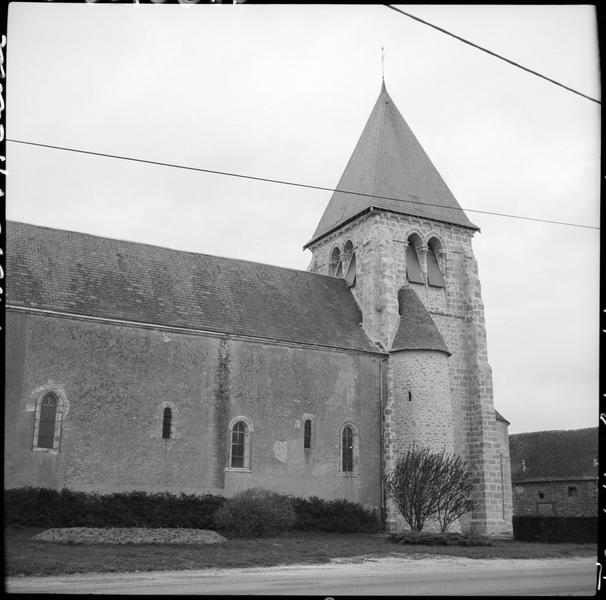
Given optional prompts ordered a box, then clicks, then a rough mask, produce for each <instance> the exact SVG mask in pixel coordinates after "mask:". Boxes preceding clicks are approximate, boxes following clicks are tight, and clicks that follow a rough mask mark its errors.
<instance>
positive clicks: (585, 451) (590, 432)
mask: <svg viewBox="0 0 606 600" xmlns="http://www.w3.org/2000/svg"><path fill="white" fill-rule="evenodd" d="M509 454H510V456H511V479H512V481H513V482H514V483H515V482H521V481H528V480H534V479H539V480H549V479H567V478H570V479H572V478H574V477H580V478H585V477H597V468H596V467H595V466H594V459H597V458H598V428H597V427H589V428H587V429H571V430H563V431H557V430H556V431H533V432H531V433H516V434H512V435H510V436H509ZM522 460H524V463H522ZM523 465H524V466H523Z"/></svg>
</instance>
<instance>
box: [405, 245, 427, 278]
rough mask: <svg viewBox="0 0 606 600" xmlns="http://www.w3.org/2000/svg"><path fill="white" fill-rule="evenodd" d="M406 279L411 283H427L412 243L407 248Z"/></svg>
mask: <svg viewBox="0 0 606 600" xmlns="http://www.w3.org/2000/svg"><path fill="white" fill-rule="evenodd" d="M406 277H407V278H408V281H410V282H411V283H425V278H424V277H423V271H421V264H420V263H419V257H418V256H417V251H416V249H415V247H414V246H413V245H412V244H410V243H409V244H408V247H407V248H406Z"/></svg>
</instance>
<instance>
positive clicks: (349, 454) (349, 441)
mask: <svg viewBox="0 0 606 600" xmlns="http://www.w3.org/2000/svg"><path fill="white" fill-rule="evenodd" d="M353 470H354V432H353V428H352V426H351V425H346V426H345V427H343V431H342V432H341V471H343V472H344V473H351V472H352V471H353Z"/></svg>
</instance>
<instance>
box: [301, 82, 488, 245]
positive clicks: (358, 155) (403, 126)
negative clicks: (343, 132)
mask: <svg viewBox="0 0 606 600" xmlns="http://www.w3.org/2000/svg"><path fill="white" fill-rule="evenodd" d="M337 189H339V190H347V191H352V192H358V193H363V194H370V195H372V196H379V197H378V198H375V197H373V198H371V197H368V196H358V195H355V194H347V193H342V192H334V193H333V195H332V197H331V199H330V201H329V203H328V206H327V207H326V210H325V211H324V214H323V216H322V218H321V220H320V223H319V224H318V227H317V228H316V231H315V232H314V234H313V236H312V239H311V241H309V242H308V243H307V245H309V244H312V243H313V242H314V241H315V240H317V239H318V238H321V237H322V236H324V235H326V234H327V233H329V232H331V231H333V230H334V229H336V228H337V227H339V226H340V225H342V224H343V223H345V222H346V221H348V220H349V219H352V218H353V217H355V216H357V215H359V214H361V213H363V212H365V211H366V210H368V209H369V208H370V207H374V208H378V209H383V210H389V211H393V212H397V213H401V214H405V215H413V216H417V217H423V218H428V219H435V220H436V221H442V222H445V223H453V224H455V225H461V226H463V227H469V228H471V229H478V227H477V226H476V225H474V224H473V223H472V222H471V221H470V220H469V219H468V218H467V216H466V215H465V213H464V212H463V210H462V209H461V206H460V205H459V203H458V202H457V200H456V198H455V197H454V196H453V194H452V192H451V191H450V189H449V188H448V186H447V185H446V183H445V182H444V180H443V179H442V177H441V175H440V174H439V173H438V170H437V169H436V168H435V166H434V165H433V163H432V162H431V160H430V158H429V156H427V154H426V153H425V150H423V148H422V146H421V144H420V143H419V141H418V140H417V138H416V137H415V135H414V133H413V132H412V130H411V129H410V127H409V126H408V124H407V123H406V121H405V120H404V118H403V117H402V115H401V114H400V111H399V110H398V109H397V107H396V105H395V104H394V102H393V100H392V99H391V97H390V96H389V94H388V93H387V89H386V88H385V84H384V83H383V85H382V86H381V92H380V94H379V97H378V99H377V102H376V103H375V106H374V108H373V110H372V112H371V114H370V117H369V119H368V122H367V123H366V126H365V127H364V130H363V131H362V135H361V136H360V139H359V141H358V143H357V145H356V147H355V149H354V151H353V154H352V155H351V158H350V159H349V162H348V163H347V166H346V167H345V171H344V172H343V175H342V176H341V180H340V181H339V184H338V185H337Z"/></svg>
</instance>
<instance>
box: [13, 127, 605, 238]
mask: <svg viewBox="0 0 606 600" xmlns="http://www.w3.org/2000/svg"><path fill="white" fill-rule="evenodd" d="M6 141H7V142H14V143H15V144H25V145H28V146H39V147H40V148H52V149H54V150H64V151H66V152H76V153H78V154H89V155H91V156H103V157H105V158H116V159H119V160H130V161H132V162H140V163H145V164H148V165H158V166H161V167H171V168H173V169H185V170H187V171H198V172H200V173H212V174H214V175H225V176H226V177H238V178H240V179H252V180H254V181H265V182H268V183H278V184H280V185H290V186H293V187H301V188H308V189H311V190H321V191H325V192H339V193H341V194H351V195H354V196H364V197H365V198H377V199H380V200H393V201H395V202H406V203H408V204H420V205H422V206H433V207H435V208H446V209H448V210H460V211H461V212H473V213H479V214H483V215H493V216H497V217H507V218H510V219H522V220H525V221H537V222H539V223H549V224H552V225H567V226H569V227H582V228H583V229H600V228H599V227H594V226H593V225H581V224H579V223H569V222H567V221H552V220H550V219H539V218H536V217H525V216H523V215H512V214H507V213H497V212H491V211H489V210H479V209H473V208H461V207H456V206H446V205H444V204H432V203H430V202H422V201H420V200H408V199H406V200H404V199H403V198H394V197H390V196H377V195H374V194H366V193H364V192H354V191H350V190H342V189H338V188H330V187H324V186H321V185H311V184H307V183H296V182H294V181H285V180H283V179H270V178H268V177H255V176H254V175H243V174H241V173H232V172H230V171H216V170H214V169H203V168H201V167H189V166H186V165H176V164H174V163H166V162H159V161H155V160H146V159H143V158H133V157H131V156H120V155H117V154H105V153H103V152H92V151H91V150H78V149H76V148H66V147H65V146H54V145H52V144H39V143H37V142H26V141H25V140H14V139H10V138H6Z"/></svg>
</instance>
